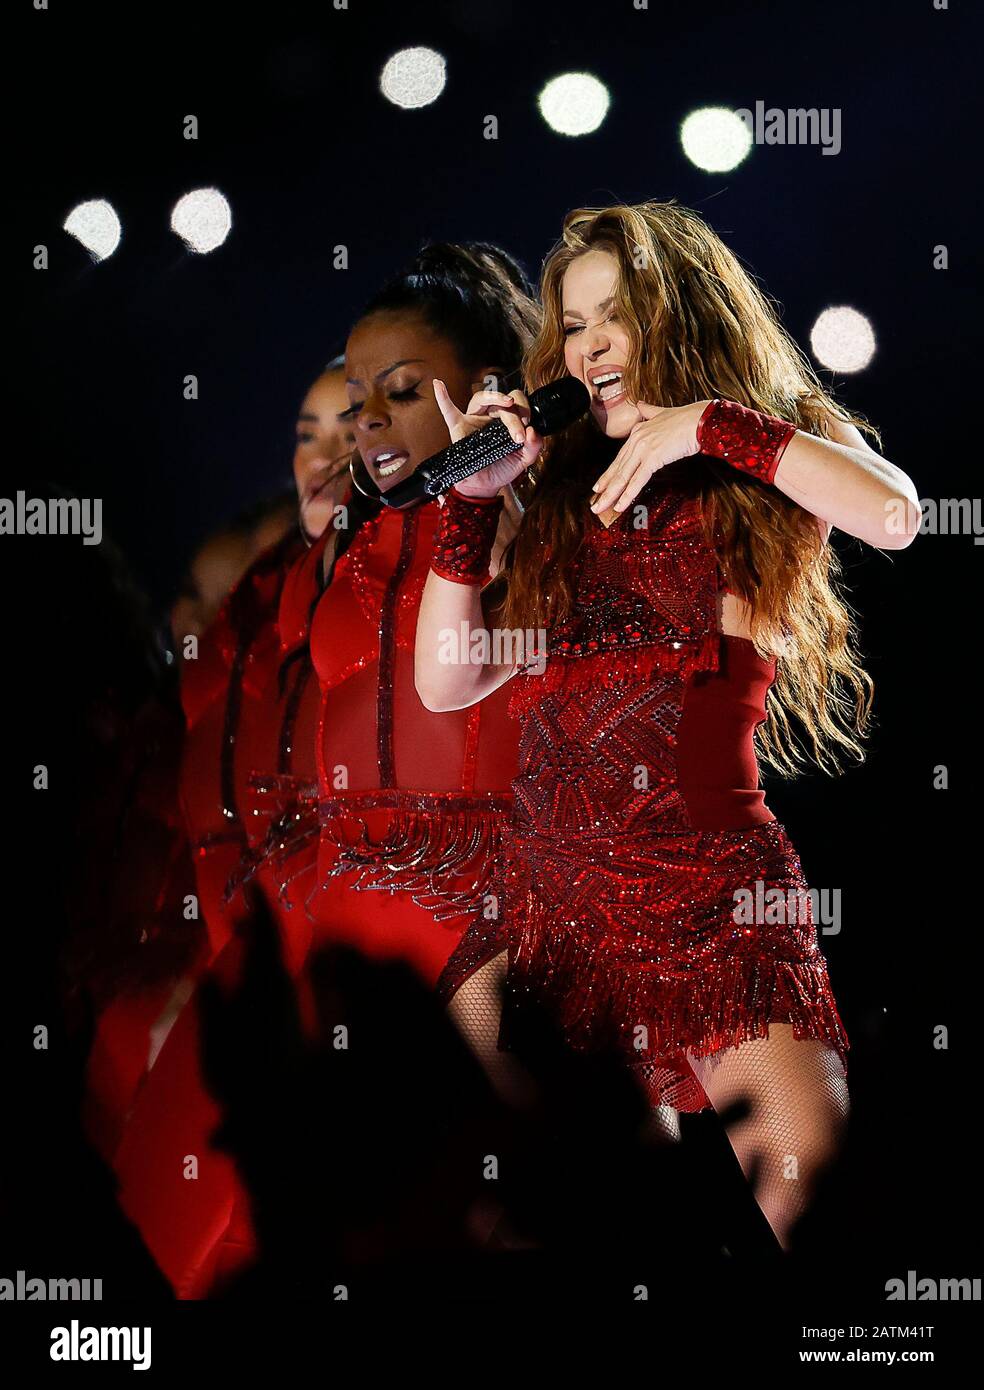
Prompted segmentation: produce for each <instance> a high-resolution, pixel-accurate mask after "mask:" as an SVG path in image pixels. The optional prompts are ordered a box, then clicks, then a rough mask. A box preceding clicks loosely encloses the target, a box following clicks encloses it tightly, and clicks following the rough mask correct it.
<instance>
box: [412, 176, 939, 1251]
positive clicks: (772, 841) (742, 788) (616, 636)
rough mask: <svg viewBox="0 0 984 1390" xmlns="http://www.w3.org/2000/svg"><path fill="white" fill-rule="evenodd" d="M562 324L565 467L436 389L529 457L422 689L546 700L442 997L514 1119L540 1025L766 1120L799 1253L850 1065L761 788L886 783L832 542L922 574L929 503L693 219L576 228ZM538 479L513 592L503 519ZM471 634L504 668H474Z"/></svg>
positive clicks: (544, 367) (477, 664)
mask: <svg viewBox="0 0 984 1390" xmlns="http://www.w3.org/2000/svg"><path fill="white" fill-rule="evenodd" d="M542 299H543V310H544V318H543V327H542V330H541V332H540V333H539V335H538V337H537V339H536V341H535V343H534V344H533V346H532V348H531V350H530V351H529V353H528V354H527V359H526V363H525V372H524V378H525V381H526V383H527V386H528V387H529V388H530V389H532V388H536V387H538V386H541V385H543V384H545V383H546V382H548V381H551V380H553V379H555V378H557V377H560V376H562V375H564V374H565V373H568V374H570V375H571V376H574V377H576V378H577V379H578V380H580V381H581V382H582V383H583V384H584V386H585V387H586V388H587V391H588V393H589V395H590V407H589V410H588V413H587V416H586V418H585V419H584V420H582V421H581V422H580V423H578V424H576V425H574V426H572V427H570V428H569V429H567V430H566V431H564V432H562V433H561V434H560V435H558V436H554V437H552V438H551V439H550V440H549V441H547V442H546V443H544V441H543V440H542V439H540V438H539V436H537V434H536V433H535V431H534V430H533V429H532V428H531V426H530V425H529V423H528V419H529V415H528V403H527V401H526V398H525V396H523V395H522V393H519V392H513V393H511V394H510V395H509V396H505V395H502V394H498V393H494V392H487V391H486V392H480V393H478V394H477V395H476V396H475V397H473V399H472V401H471V402H470V403H469V406H468V409H467V411H466V412H461V411H459V410H458V409H457V408H456V407H455V406H454V405H453V404H452V403H451V401H450V399H449V398H448V396H447V394H446V393H445V392H444V391H443V389H442V387H441V384H440V383H439V382H438V383H436V384H435V391H436V393H437V395H438V400H439V402H440V404H441V406H442V411H443V413H444V417H445V420H446V422H447V424H448V428H449V430H450V433H451V436H452V438H453V439H458V438H462V437H463V436H464V435H466V434H468V433H470V432H472V431H473V430H475V429H479V428H481V427H482V426H483V425H484V424H486V423H487V421H488V417H489V416H490V415H497V416H499V417H500V418H502V419H503V420H504V421H505V422H506V424H507V426H508V428H509V430H510V433H511V435H512V437H513V439H514V440H515V441H516V444H517V448H516V450H515V451H514V452H513V453H512V454H510V455H509V456H508V458H506V459H504V460H502V461H501V462H499V463H496V464H493V465H492V466H491V467H489V468H486V469H484V470H483V471H482V472H480V473H477V474H475V475H474V476H473V477H471V478H468V479H467V480H465V481H464V482H462V483H459V484H458V485H457V486H456V488H454V489H453V490H452V492H451V493H450V494H449V496H448V498H447V501H446V504H445V507H444V509H443V512H442V518H443V520H442V526H441V528H440V530H439V533H438V535H437V537H436V541H435V549H434V558H433V561H432V567H431V572H430V575H429V577H428V580H427V586H426V589H425V593H424V599H423V603H422V606H421V610H420V616H419V620H418V626H417V651H416V683H417V689H418V693H419V694H420V696H421V699H422V700H423V702H424V704H425V705H426V706H427V708H429V709H434V710H447V709H460V708H464V707H466V706H469V705H473V704H475V703H476V702H478V701H480V700H482V699H484V698H485V697H486V696H488V695H489V694H490V693H491V692H492V691H494V690H496V689H498V688H499V687H500V686H501V685H503V684H504V683H505V682H506V681H508V680H510V679H511V678H513V677H516V679H515V680H514V683H513V688H512V696H511V702H510V708H511V712H512V713H513V714H514V716H515V717H516V718H517V719H518V720H519V723H520V766H519V776H518V778H517V781H516V782H515V784H514V787H515V790H516V810H515V812H514V816H513V823H512V829H511V834H510V837H509V841H508V844H507V849H506V853H505V855H504V859H503V864H502V868H501V872H500V874H499V880H498V883H497V885H496V892H495V894H494V895H493V896H492V898H491V901H492V903H493V904H494V907H493V910H491V911H489V910H486V911H485V912H483V914H482V916H481V919H480V920H479V919H478V918H476V921H475V922H474V924H473V926H472V927H471V928H470V929H469V931H468V932H466V934H465V936H464V937H463V939H462V942H461V944H460V946H459V948H458V949H457V950H456V952H455V954H454V955H453V956H452V958H451V959H450V960H449V962H448V964H447V967H446V968H445V971H444V974H443V976H442V979H441V981H440V982H439V992H440V993H441V995H442V997H444V998H445V999H446V1000H447V1001H448V1003H449V1007H450V1009H451V1012H452V1014H453V1016H454V1017H455V1018H456V1019H457V1020H458V1022H459V1024H460V1026H461V1027H462V1028H463V1031H464V1032H465V1034H466V1036H468V1037H469V1039H470V1041H472V1043H473V1045H474V1046H475V1047H476V1050H478V1051H479V1053H480V1055H482V1056H483V1059H484V1060H485V1062H486V1064H487V1066H488V1067H489V1070H490V1073H491V1074H492V1075H493V1078H496V1077H498V1078H499V1080H500V1082H501V1085H502V1088H503V1089H504V1091H506V1092H509V1091H510V1088H511V1087H512V1086H513V1085H514V1084H515V1082H516V1078H517V1077H518V1075H519V1073H517V1072H516V1071H515V1068H514V1063H513V1062H512V1061H511V1059H510V1058H509V1056H508V1053H509V1051H510V1049H515V1048H517V1047H521V1046H522V1039H523V1032H522V1029H523V1027H524V1020H526V1019H529V1017H530V1013H529V1011H530V1010H531V1009H532V1010H533V1011H534V1015H535V1016H537V1017H543V1016H544V1014H545V1015H546V1016H547V1017H549V1019H550V1022H551V1025H552V1026H553V1027H554V1028H556V1029H557V1030H559V1032H560V1035H561V1036H562V1037H563V1038H564V1039H565V1040H566V1041H567V1043H568V1044H570V1045H571V1046H572V1047H574V1048H576V1049H579V1050H615V1051H618V1052H622V1053H623V1054H624V1056H625V1058H626V1060H627V1062H629V1064H631V1065H632V1066H634V1067H635V1068H636V1069H637V1071H638V1074H639V1076H640V1079H641V1080H642V1081H644V1083H645V1084H646V1086H647V1088H648V1092H649V1094H650V1096H651V1097H652V1098H653V1100H654V1102H655V1104H656V1107H657V1109H658V1111H659V1112H660V1113H661V1114H662V1115H663V1117H664V1119H665V1118H666V1117H669V1123H670V1125H671V1127H672V1125H673V1124H674V1123H675V1122H676V1115H675V1113H674V1112H678V1111H696V1110H702V1109H706V1108H707V1107H708V1106H712V1107H713V1108H714V1109H715V1110H716V1111H718V1112H721V1111H722V1110H726V1109H727V1108H728V1107H729V1106H731V1105H733V1104H734V1102H735V1101H736V1100H737V1099H739V1098H740V1099H741V1100H743V1101H744V1102H746V1104H747V1112H746V1113H745V1115H744V1117H743V1118H742V1119H741V1120H740V1122H739V1123H737V1124H734V1125H733V1126H732V1127H731V1129H730V1130H729V1139H730V1140H731V1143H732V1146H733V1147H734V1149H735V1152H736V1154H737V1156H738V1159H739V1161H740V1163H741V1165H742V1168H743V1170H744V1172H745V1173H746V1175H747V1176H748V1177H749V1178H750V1179H751V1180H752V1181H753V1183H754V1191H755V1196H756V1198H757V1200H758V1202H759V1205H760V1207H761V1209H762V1211H763V1212H764V1214H765V1216H766V1218H767V1219H768V1221H769V1223H770V1225H771V1227H772V1229H773V1231H774V1232H775V1235H776V1237H777V1239H778V1241H779V1243H780V1245H781V1246H782V1247H783V1248H784V1249H788V1248H789V1246H790V1239H791V1237H790V1233H791V1231H792V1229H793V1227H794V1225H795V1222H796V1221H797V1219H798V1218H799V1216H800V1215H801V1214H802V1212H803V1211H804V1210H805V1209H806V1207H807V1206H808V1204H809V1202H810V1199H811V1196H812V1193H813V1191H814V1189H815V1186H816V1182H817V1179H818V1178H819V1176H820V1175H821V1173H822V1172H823V1170H824V1168H825V1167H826V1166H827V1165H828V1164H829V1163H830V1161H831V1160H832V1158H833V1156H834V1155H835V1153H836V1152H837V1149H838V1147H839V1143H840V1141H841V1139H842V1136H843V1131H844V1127H845V1123H846V1119H847V1115H848V1109H849V1098H848V1091H847V1051H848V1048H849V1046H850V1044H849V1040H848V1037H847V1033H846V1030H845V1028H844V1025H843V1023H842V1021H841V1018H840V1015H839V1013H838V1010H837V1006H836V1002H835V1000H834V996H833V993H832V990H831V986H830V980H829V977H828V972H827V965H826V960H825V958H824V956H823V954H822V953H821V951H820V948H819V944H818V941H817V932H816V925H815V922H814V917H813V909H812V899H811V896H810V893H809V890H808V889H807V886H806V883H805V881H804V879H803V874H802V868H801V865H800V861H799V857H798V855H797V853H796V850H795V848H794V846H793V845H792V843H791V841H790V839H789V837H788V835H787V833H786V831H785V829H784V827H783V826H782V825H781V824H780V823H779V822H778V821H777V820H776V818H775V816H774V815H773V814H772V812H771V810H769V808H768V807H767V806H766V804H765V794H764V791H763V790H762V789H761V787H760V785H759V760H760V759H761V761H762V762H763V763H765V764H767V765H768V766H769V767H770V768H772V769H773V770H774V771H775V772H777V773H779V774H780V775H784V776H793V775H795V774H796V773H797V772H798V771H800V770H801V769H802V768H803V767H804V766H806V765H808V764H809V763H813V764H815V765H818V766H819V767H821V768H823V769H825V770H826V771H828V772H834V771H837V770H838V769H839V768H840V767H841V765H842V762H843V760H844V759H845V758H847V759H854V760H859V759H862V758H863V757H864V739H865V737H866V735H867V734H868V732H869V730H870V725H871V718H872V694H873V687H872V682H871V680H870V678H869V676H868V675H867V673H866V672H865V670H864V669H863V666H862V664H861V658H860V654H859V650H858V645H857V634H856V630H855V627H854V623H853V619H852V613H851V610H850V608H849V607H848V604H847V603H846V601H845V599H844V596H843V595H842V594H841V592H840V589H839V582H838V581H839V574H838V565H837V557H836V555H835V553H834V552H833V550H832V549H831V548H830V546H829V544H828V542H829V537H830V532H831V530H832V528H834V527H838V528H839V529H840V530H842V531H844V532H846V533H847V534H848V535H851V536H855V537H857V538H859V539H860V540H862V541H865V542H867V543H868V544H869V545H872V546H875V547H877V548H879V549H884V550H888V549H901V548H903V547H904V546H906V545H908V544H909V542H910V541H911V540H912V539H913V537H914V536H915V535H916V533H917V531H918V529H919V524H920V519H921V517H920V510H919V504H918V496H917V493H916V491H915V488H914V487H913V484H912V482H911V481H910V479H909V478H908V477H907V476H906V475H905V473H903V472H902V471H901V470H900V469H899V468H898V467H896V466H895V465H894V464H891V463H889V462H887V461H886V460H885V459H884V458H882V457H881V456H880V455H879V454H878V453H876V452H875V450H874V449H873V448H872V447H871V445H870V444H869V443H868V442H867V440H866V438H865V435H866V434H867V435H868V436H869V437H870V438H872V439H874V440H875V442H876V443H877V442H878V436H877V434H876V432H875V431H874V430H873V429H872V427H871V426H869V425H867V424H866V423H865V422H864V421H863V420H862V419H861V418H860V417H858V416H855V415H852V414H850V413H849V412H848V411H847V410H845V409H844V408H843V407H842V406H840V405H839V404H837V403H836V402H835V401H834V400H833V399H832V397H831V396H830V395H829V394H828V393H827V392H826V391H824V389H823V388H822V386H821V384H820V382H819V380H818V379H817V377H816V375H815V373H814V371H813V370H812V368H811V367H810V365H809V363H808V361H807V360H806V358H805V357H804V355H803V354H802V353H801V351H800V350H799V349H798V348H797V346H796V345H795V343H794V342H793V341H792V339H791V338H790V336H789V335H788V333H787V332H786V331H785V329H784V328H783V327H782V325H781V323H780V321H779V317H778V314H777V312H776V310H775V308H774V307H773V305H772V303H771V302H770V301H769V299H768V298H767V297H766V295H765V294H764V293H763V292H762V291H761V289H760V288H759V287H758V285H757V284H756V282H755V280H754V279H753V278H752V277H751V275H750V274H749V273H748V272H747V271H746V270H745V269H744V268H743V266H742V265H741V263H740V262H739V260H738V259H737V257H736V256H735V255H734V254H733V253H732V252H731V251H730V250H729V249H728V248H727V247H726V246H725V245H724V243H723V242H722V241H721V240H720V238H719V237H718V236H717V235H716V234H715V233H714V232H713V231H712V230H711V228H710V227H708V226H707V224H706V223H705V222H704V221H703V220H702V219H701V218H700V217H698V216H697V215H696V214H695V213H693V212H691V211H689V210H687V209H685V208H683V207H680V206H679V205H677V204H676V203H675V202H648V203H643V204H639V205H637V206H633V207H629V206H615V207H609V208H604V209H590V208H582V209H578V210H577V211H575V212H572V213H570V214H569V215H568V217H567V218H566V219H565V222H564V229H563V235H562V237H561V239H560V241H559V242H558V244H557V245H556V246H555V248H554V249H553V251H552V252H551V253H550V255H549V256H548V257H547V259H546V262H545V264H544V269H543V278H542ZM524 470H529V471H530V472H531V473H532V474H533V475H534V476H535V479H536V483H535V488H534V490H533V493H532V497H531V499H530V500H529V503H528V506H527V510H526V513H525V515H524V517H523V520H522V524H521V526H520V528H519V531H518V533H517V535H516V537H515V539H514V540H513V542H512V544H511V546H510V547H509V549H508V550H507V552H506V554H505V556H504V559H503V561H502V565H501V569H500V572H499V574H498V576H497V578H496V579H495V580H494V581H493V582H492V583H491V584H489V583H488V582H487V581H488V574H489V563H488V562H489V551H490V547H491V544H492V538H493V537H494V534H495V527H496V521H497V518H498V514H499V511H500V507H501V503H500V502H499V501H498V498H497V493H498V490H499V489H500V488H502V487H503V486H505V485H506V484H507V483H510V482H512V481H513V480H514V479H516V478H517V477H518V476H519V475H520V473H522V472H523V471H524ZM462 624H465V627H464V628H462ZM467 630H470V631H471V633H472V637H473V638H474V634H475V633H476V632H478V633H483V632H484V633H487V634H488V635H489V639H490V640H488V642H487V643H486V645H485V646H484V647H479V651H480V652H482V653H483V654H485V655H489V656H491V657H493V658H494V659H490V660H485V661H477V660H476V659H475V657H474V650H475V649H474V647H473V648H472V649H471V650H470V651H469V652H468V654H467V656H465V657H464V658H463V659H461V660H457V661H456V660H452V659H449V657H448V647H447V641H446V638H447V634H448V632H449V631H453V632H461V631H467ZM503 634H506V635H508V636H509V637H510V638H511V639H515V640H510V641H503V640H502V636H503ZM496 636H498V637H499V640H498V641H495V640H491V639H493V638H495V637H496ZM442 643H443V645H442ZM500 998H501V1001H502V1003H501V1008H500V1007H499V1000H500Z"/></svg>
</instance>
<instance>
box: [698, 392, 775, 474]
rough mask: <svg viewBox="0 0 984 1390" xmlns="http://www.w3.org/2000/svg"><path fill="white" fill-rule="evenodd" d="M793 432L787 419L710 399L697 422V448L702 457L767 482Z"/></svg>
mask: <svg viewBox="0 0 984 1390" xmlns="http://www.w3.org/2000/svg"><path fill="white" fill-rule="evenodd" d="M795 433H796V426H795V425H791V424H789V422H788V421H787V420H777V419H776V417H775V416H774V415H763V414H762V413H761V412H760V411H758V410H750V409H749V408H748V406H744V405H738V404H737V402H736V401H722V400H714V401H711V403H710V405H709V406H708V407H707V409H706V410H705V411H704V413H703V415H702V416H701V417H700V419H699V420H698V422H697V447H698V449H699V450H700V452H701V453H702V454H709V455H710V457H711V458H718V459H724V460H725V461H726V462H727V463H730V464H731V465H732V467H734V468H740V469H741V470H742V471H743V472H744V473H751V475H752V477H753V478H759V479H760V480H761V481H762V482H763V483H771V482H772V481H773V479H774V478H775V476H776V469H777V468H778V467H779V460H780V459H781V458H782V455H783V451H784V450H785V448H786V445H787V444H788V443H789V441H790V440H791V439H792V437H793V435H794V434H795Z"/></svg>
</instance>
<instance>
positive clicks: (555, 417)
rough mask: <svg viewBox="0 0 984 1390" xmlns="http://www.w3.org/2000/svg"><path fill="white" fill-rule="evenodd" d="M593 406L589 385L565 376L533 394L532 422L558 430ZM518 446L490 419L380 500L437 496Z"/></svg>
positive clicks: (541, 429) (392, 502) (396, 502)
mask: <svg viewBox="0 0 984 1390" xmlns="http://www.w3.org/2000/svg"><path fill="white" fill-rule="evenodd" d="M590 404H591V397H590V395H589V394H588V390H587V387H586V386H584V385H583V383H582V382H580V381H578V379H577V377H573V376H564V377H561V378H560V380H559V381H551V382H550V383H549V384H548V385H546V386H541V387H540V389H539V390H538V391H534V392H533V394H532V395H531V396H530V421H529V422H530V424H531V425H532V426H533V428H534V429H535V430H536V432H537V434H543V435H546V434H556V433H557V431H558V430H562V429H566V427H567V426H568V425H572V424H573V423H574V421H575V420H579V419H580V418H581V416H582V415H585V414H586V413H587V410H588V407H589V405H590ZM518 448H519V445H517V443H516V441H515V440H514V439H513V437H512V435H511V434H510V433H509V430H508V429H507V428H506V426H505V425H504V424H503V422H502V421H501V420H500V419H498V418H496V419H492V420H490V421H489V423H488V424H487V425H483V426H482V428H481V429H480V430H476V431H475V433H474V434H470V435H468V436H467V437H466V438H465V439H459V440H458V441H457V442H456V443H454V444H449V445H448V447H447V448H446V449H442V450H441V452H440V453H439V454H434V455H432V457H431V458H429V459H425V460H424V462H423V463H422V464H421V465H420V467H419V468H415V469H414V471H413V472H412V473H411V474H410V476H409V478H404V479H403V481H402V482H399V483H397V484H396V486H395V487H392V488H390V490H389V491H388V492H380V501H381V502H384V503H385V504H386V506H387V507H405V506H407V505H408V504H409V503H411V502H422V501H425V500H427V499H429V498H431V497H437V495H438V494H439V493H444V492H448V491H449V490H450V489H451V488H452V487H453V486H454V484H455V483H460V482H461V480H462V478H470V477H471V475H472V474H473V473H478V472H479V471H480V470H481V469H483V468H487V467H488V465H489V464H490V463H497V462H498V460H499V459H503V458H505V457H506V456H507V454H512V453H515V452H516V450H517V449H518Z"/></svg>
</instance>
